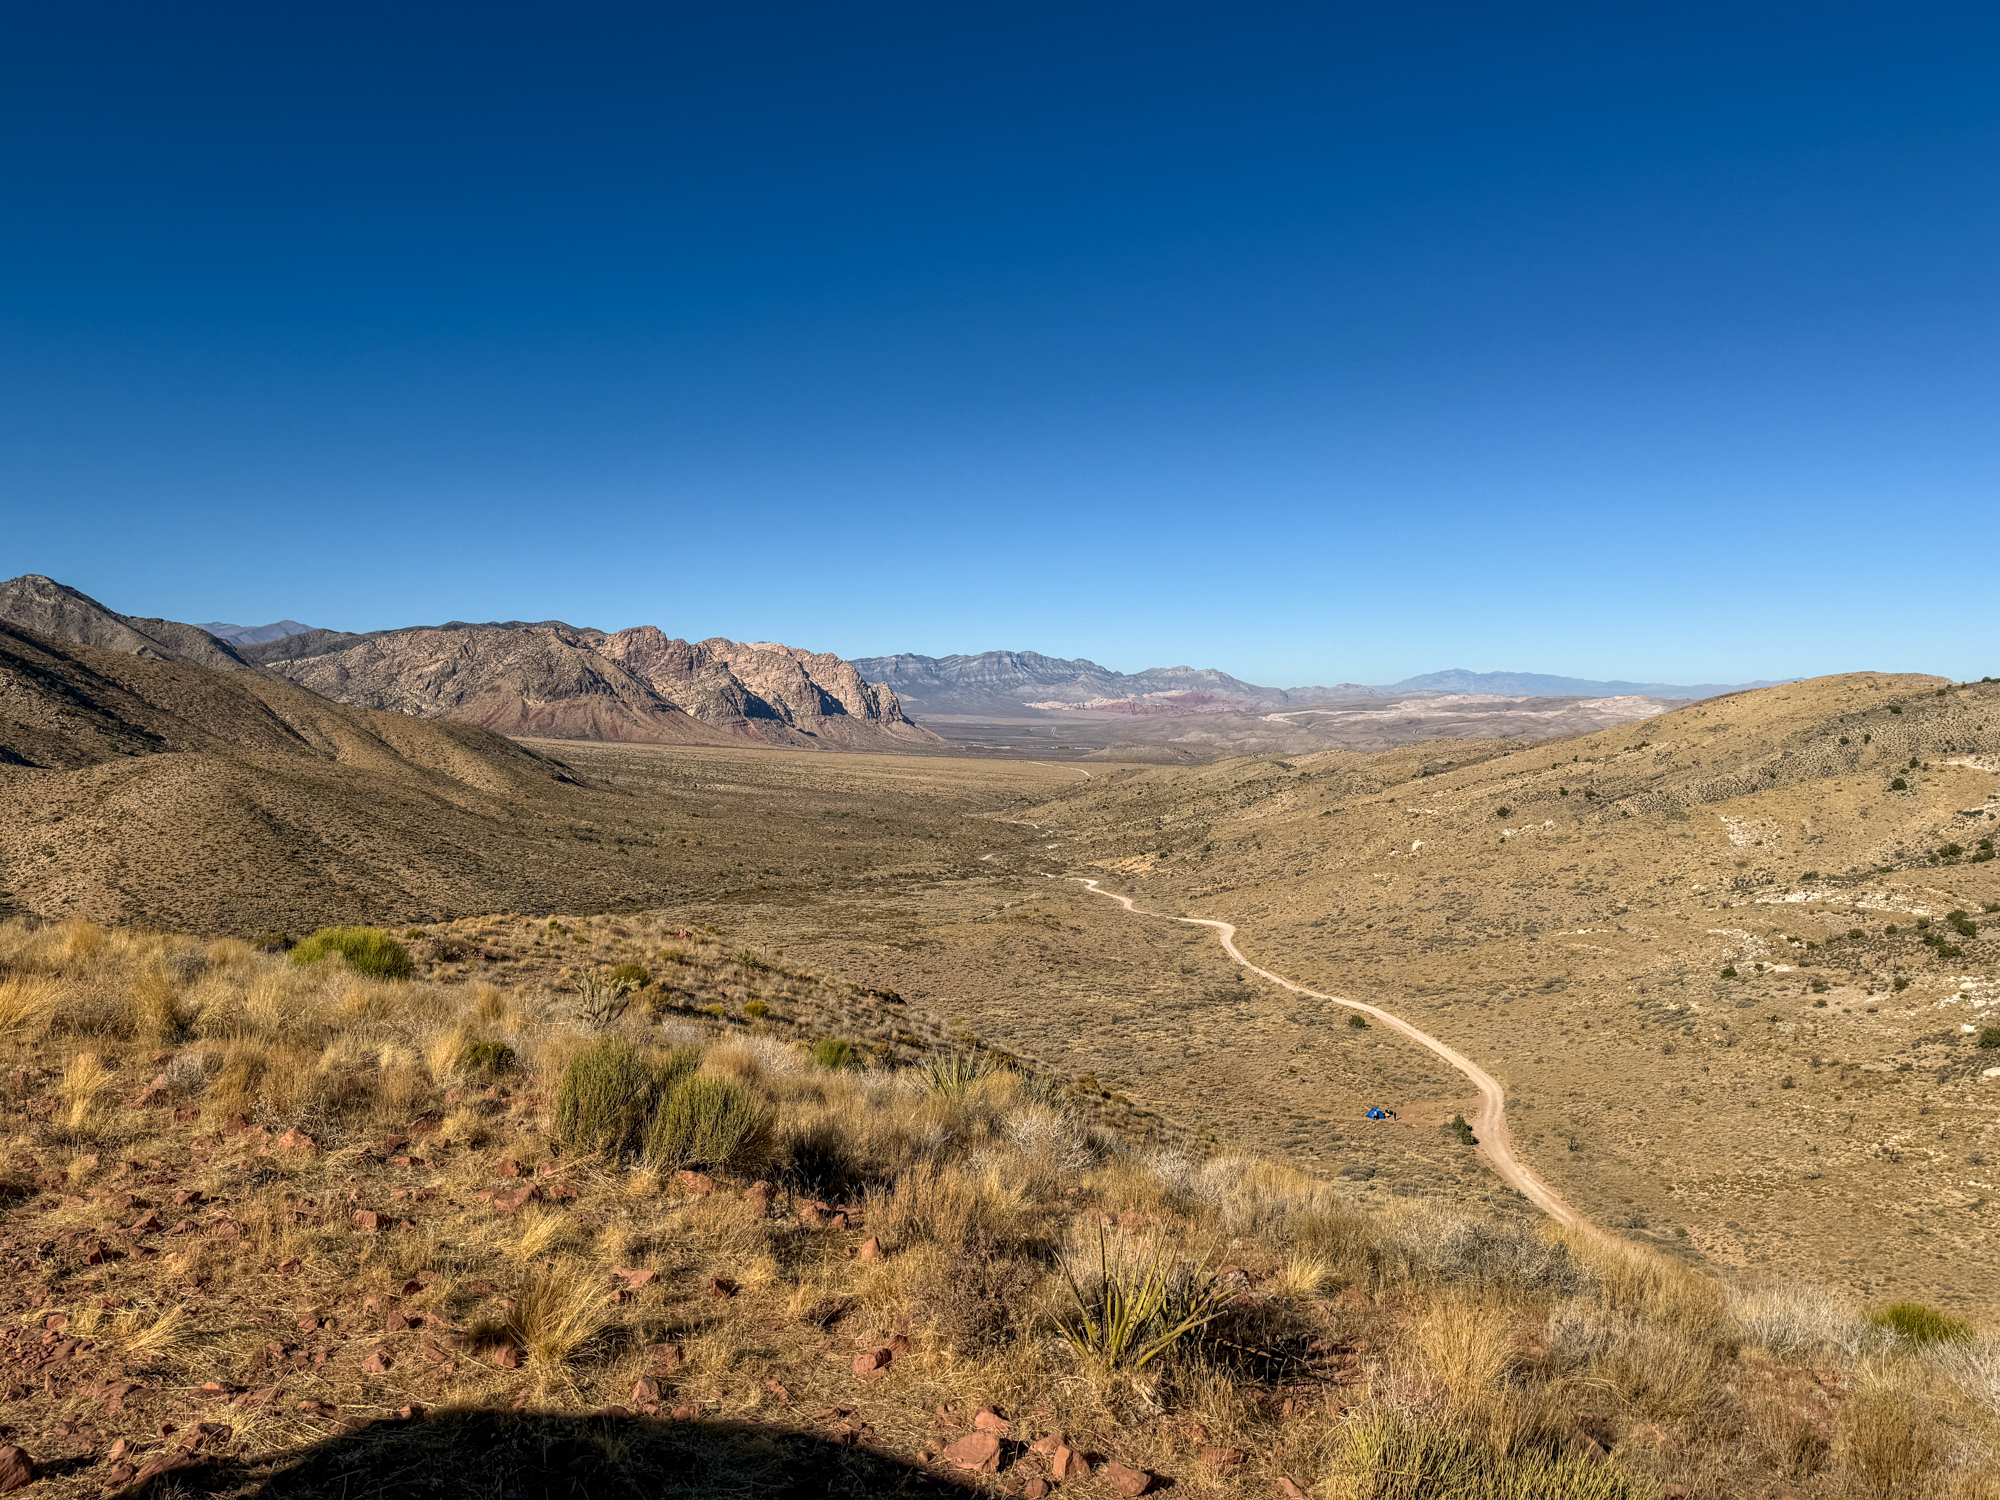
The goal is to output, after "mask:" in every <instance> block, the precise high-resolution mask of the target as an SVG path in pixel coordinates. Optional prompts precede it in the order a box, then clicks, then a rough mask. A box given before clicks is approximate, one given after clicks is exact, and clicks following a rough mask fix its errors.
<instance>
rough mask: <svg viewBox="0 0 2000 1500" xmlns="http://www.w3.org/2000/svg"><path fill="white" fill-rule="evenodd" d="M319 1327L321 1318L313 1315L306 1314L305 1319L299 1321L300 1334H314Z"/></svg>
mask: <svg viewBox="0 0 2000 1500" xmlns="http://www.w3.org/2000/svg"><path fill="white" fill-rule="evenodd" d="M318 1327H319V1318H318V1317H317V1316H316V1315H315V1314H313V1313H306V1314H305V1315H304V1316H303V1317H301V1318H300V1319H299V1332H300V1333H312V1332H313V1331H315V1330H316V1329H317V1328H318Z"/></svg>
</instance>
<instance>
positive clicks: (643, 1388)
mask: <svg viewBox="0 0 2000 1500" xmlns="http://www.w3.org/2000/svg"><path fill="white" fill-rule="evenodd" d="M659 1399H660V1382H659V1381H657V1380H655V1379H653V1378H652V1376H650V1375H641V1376H640V1377H639V1378H638V1380H636V1381H634V1382H633V1384H632V1404H633V1405H635V1406H647V1405H657V1404H658V1402H659Z"/></svg>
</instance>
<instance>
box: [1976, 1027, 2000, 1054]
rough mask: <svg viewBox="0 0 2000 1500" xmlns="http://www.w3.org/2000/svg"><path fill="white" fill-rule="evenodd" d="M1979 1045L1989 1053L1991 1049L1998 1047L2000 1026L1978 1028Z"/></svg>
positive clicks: (1999, 1043) (1999, 1045)
mask: <svg viewBox="0 0 2000 1500" xmlns="http://www.w3.org/2000/svg"><path fill="white" fill-rule="evenodd" d="M1979 1045H1980V1046H1982V1047H1984V1048H1987V1049H1988V1050H1989V1051H1990V1050H1991V1049H1992V1048H1995V1047H2000V1026H1982V1027H1980V1028H1979Z"/></svg>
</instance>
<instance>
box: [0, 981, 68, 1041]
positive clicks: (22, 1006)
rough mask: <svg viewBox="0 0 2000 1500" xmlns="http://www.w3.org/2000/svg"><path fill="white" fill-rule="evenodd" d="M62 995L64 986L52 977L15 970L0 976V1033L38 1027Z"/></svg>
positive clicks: (11, 1033)
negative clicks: (15, 971) (7, 976)
mask: <svg viewBox="0 0 2000 1500" xmlns="http://www.w3.org/2000/svg"><path fill="white" fill-rule="evenodd" d="M62 999H63V987H62V985H61V984H60V983H59V982H58V981H56V980H54V979H45V978H42V977H40V976H38V975H28V974H16V975H13V976H11V977H9V978H7V979H4V980H0V1036H11V1035H13V1034H14V1033H15V1032H17V1031H37V1030H39V1029H40V1028H41V1026H42V1023H43V1022H44V1021H46V1020H47V1019H48V1018H49V1017H50V1016H52V1015H54V1014H55V1012H56V1010H57V1008H58V1007H59V1006H60V1005H61V1004H62Z"/></svg>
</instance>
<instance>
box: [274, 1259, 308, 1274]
mask: <svg viewBox="0 0 2000 1500" xmlns="http://www.w3.org/2000/svg"><path fill="white" fill-rule="evenodd" d="M302 1264H304V1263H303V1262H302V1261H301V1260H300V1259H299V1258H298V1257H297V1256H296V1255H288V1256H286V1257H285V1258H284V1259H283V1260H281V1261H279V1262H278V1273H279V1274H280V1275H281V1276H289V1275H291V1274H292V1272H294V1271H296V1270H297V1269H298V1268H299V1267H300V1266H301V1265H302Z"/></svg>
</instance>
